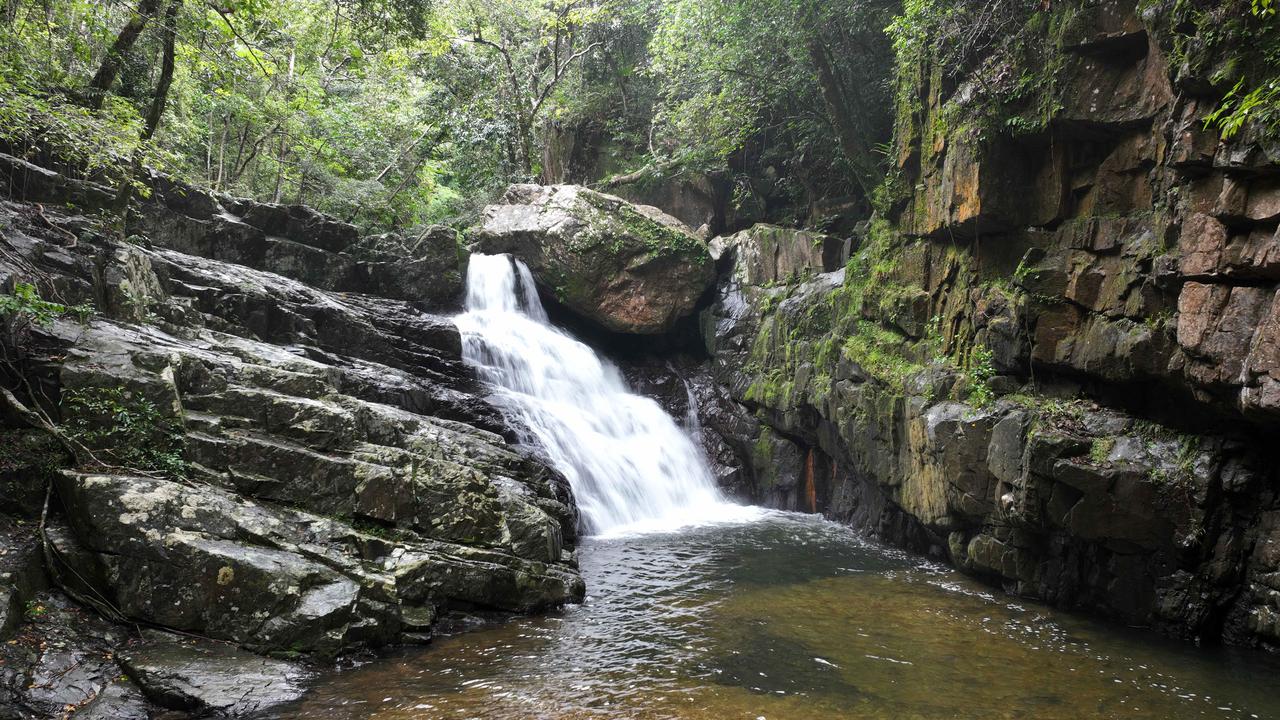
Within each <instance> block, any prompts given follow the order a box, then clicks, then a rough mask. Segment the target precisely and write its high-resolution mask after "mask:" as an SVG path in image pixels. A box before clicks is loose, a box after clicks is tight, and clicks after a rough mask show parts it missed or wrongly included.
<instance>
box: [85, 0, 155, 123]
mask: <svg viewBox="0 0 1280 720" xmlns="http://www.w3.org/2000/svg"><path fill="white" fill-rule="evenodd" d="M159 9H160V0H139V2H138V9H137V10H135V11H134V12H133V13H132V14H131V15H130V16H129V21H128V22H126V23H125V24H124V27H123V28H120V34H118V35H116V41H115V42H114V43H112V44H111V48H110V49H109V50H107V54H106V56H105V57H103V58H102V66H101V67H99V68H98V72H97V73H95V74H94V76H93V79H92V80H90V81H89V88H88V95H87V101H88V106H89V108H90V109H92V110H99V109H101V108H102V102H103V100H105V99H106V97H107V91H109V90H110V89H111V86H112V85H114V84H115V82H116V76H117V75H119V74H120V65H121V64H122V63H123V62H124V56H125V55H128V54H129V51H130V50H132V49H133V44H134V43H136V42H137V41H138V36H139V35H141V34H142V31H143V29H145V28H146V26H147V22H148V21H149V20H150V19H151V16H152V15H155V14H156V10H159Z"/></svg>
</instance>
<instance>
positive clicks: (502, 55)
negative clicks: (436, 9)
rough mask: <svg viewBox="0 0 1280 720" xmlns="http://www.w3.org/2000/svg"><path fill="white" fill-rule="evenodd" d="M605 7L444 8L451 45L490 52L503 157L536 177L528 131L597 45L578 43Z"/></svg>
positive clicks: (525, 0)
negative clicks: (503, 124)
mask: <svg viewBox="0 0 1280 720" xmlns="http://www.w3.org/2000/svg"><path fill="white" fill-rule="evenodd" d="M606 8H607V6H606V5H605V4H603V3H598V2H593V1H592V0H548V1H547V2H538V1H537V0H489V1H487V2H479V1H478V0H461V1H460V2H457V3H455V4H453V5H452V6H451V7H449V11H450V19H451V21H452V26H453V28H454V31H455V33H456V38H457V41H459V42H463V43H470V44H473V45H476V46H479V47H482V48H486V49H488V50H490V51H492V53H493V55H494V56H496V59H497V62H496V63H495V65H494V70H495V72H496V73H497V75H498V76H499V77H500V82H499V84H498V86H497V87H496V88H495V92H496V96H497V98H498V104H499V105H500V107H501V108H502V111H503V113H504V114H505V115H506V117H507V121H508V122H509V123H510V125H511V127H512V128H513V129H514V138H513V142H512V143H511V144H509V145H508V147H507V148H506V150H507V153H508V156H509V158H510V160H511V161H513V163H515V164H516V165H517V166H518V167H519V168H520V170H521V171H522V172H523V174H525V175H528V176H532V175H534V174H536V167H535V166H536V159H537V154H536V153H535V150H534V144H535V140H534V129H535V127H536V126H537V124H538V122H539V120H540V119H541V116H542V114H543V112H544V111H545V110H546V108H547V106H548V104H549V102H551V101H552V100H553V98H554V97H555V92H556V90H557V89H558V88H559V87H560V85H561V83H562V82H563V81H564V79H565V78H566V77H567V76H568V75H569V72H570V71H571V69H572V68H573V67H574V65H575V63H577V62H578V61H579V60H581V59H582V58H584V57H586V56H587V55H589V54H590V53H591V52H592V51H594V50H596V49H597V48H599V47H600V45H601V41H598V40H597V41H588V42H585V43H584V42H583V41H582V38H583V37H584V36H585V35H586V34H587V33H588V32H589V30H590V29H591V28H593V27H594V26H596V25H597V24H599V23H601V22H602V20H603V18H604V17H605V12H606Z"/></svg>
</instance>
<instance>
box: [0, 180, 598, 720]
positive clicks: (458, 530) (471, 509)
mask: <svg viewBox="0 0 1280 720" xmlns="http://www.w3.org/2000/svg"><path fill="white" fill-rule="evenodd" d="M29 172H34V170H32V169H31V167H30V166H26V165H24V164H22V163H20V162H18V161H11V163H10V172H8V173H6V174H5V177H6V178H8V179H9V180H10V182H12V187H11V188H10V190H11V192H13V193H14V194H15V195H17V196H20V197H24V198H25V200H26V201H27V202H5V203H3V204H0V288H3V289H4V290H5V291H6V292H10V291H12V290H13V289H14V288H15V287H16V284H17V283H31V284H33V285H34V286H35V287H36V288H37V289H38V290H39V292H40V294H41V295H42V296H43V298H40V299H36V300H34V301H33V302H38V303H45V305H41V306H40V307H45V308H48V311H47V314H46V316H34V315H26V314H23V313H22V312H21V311H19V312H18V313H17V314H13V315H11V316H8V318H7V319H8V320H9V321H10V322H9V323H8V324H7V325H6V327H5V332H6V336H5V342H4V344H3V350H4V353H5V356H4V359H5V361H6V362H5V369H4V370H3V373H4V374H5V375H4V380H5V384H6V385H7V386H8V387H11V388H14V390H15V395H16V396H17V397H18V398H19V399H20V402H23V403H24V404H26V405H27V406H29V408H37V409H39V411H40V412H42V413H44V414H45V415H46V416H47V417H49V418H50V419H51V420H52V421H53V422H55V423H57V426H58V427H59V428H60V429H61V430H60V432H61V433H62V435H63V436H64V437H67V438H70V440H71V441H72V442H74V443H75V444H76V445H77V446H80V447H82V448H83V451H82V452H79V453H77V456H76V457H75V458H74V459H73V458H72V457H71V456H70V455H68V454H67V453H66V452H65V451H64V450H63V449H62V446H60V445H59V443H58V442H56V441H52V439H51V438H50V437H49V436H48V435H47V434H43V433H42V432H41V431H39V430H38V429H37V430H31V429H21V428H19V427H18V426H19V425H21V424H22V423H20V422H19V419H20V418H19V417H18V416H17V415H14V414H12V413H11V412H6V414H4V415H2V416H0V420H3V423H4V426H3V427H0V431H2V432H3V433H4V440H5V443H4V450H3V451H0V483H3V484H4V487H6V488H10V489H12V490H13V491H14V492H13V493H12V494H9V493H6V497H5V503H4V504H5V508H4V510H5V512H11V513H17V514H19V515H26V516H27V517H33V518H34V517H42V516H45V515H47V522H46V524H45V527H44V529H43V531H42V532H41V533H40V535H42V536H43V540H44V541H43V542H40V541H39V540H38V539H33V538H31V536H30V535H29V534H28V535H27V536H26V537H27V539H26V540H22V541H19V539H18V536H16V535H15V537H14V539H13V541H12V542H11V543H6V548H8V547H9V546H11V547H12V548H19V547H34V548H41V546H43V551H42V552H41V553H40V554H38V555H36V556H35V557H36V558H37V562H36V563H35V564H36V566H37V567H38V568H40V572H39V573H37V575H38V577H37V578H36V580H34V581H33V580H30V579H28V578H26V577H25V576H22V577H18V576H17V575H15V574H6V575H5V577H4V578H0V579H4V580H5V581H6V582H7V584H6V585H4V586H0V591H3V592H4V594H3V596H2V597H0V600H3V601H4V607H3V608H0V611H3V615H0V629H2V630H4V631H5V632H6V633H9V632H12V631H13V628H14V625H15V623H14V622H13V618H14V614H15V612H18V611H19V610H20V608H21V607H22V606H23V604H24V603H25V602H27V601H29V600H30V599H31V598H34V597H36V595H35V593H37V592H39V588H40V587H41V585H42V583H43V568H44V567H45V566H46V565H47V569H48V571H49V574H50V575H51V578H52V581H53V583H54V584H55V585H56V586H57V587H58V588H60V589H61V590H62V591H64V592H66V593H67V594H69V595H71V596H72V597H74V598H76V599H77V600H79V601H81V602H84V603H86V604H88V605H91V606H93V607H94V608H95V609H97V610H98V611H99V612H101V613H102V614H103V615H105V616H106V617H108V618H112V619H116V620H125V621H129V622H134V623H142V624H145V625H147V626H150V627H155V628H161V629H166V630H177V631H182V632H186V633H191V634H193V635H198V636H201V637H206V638H211V639H215V640H222V641H228V642H229V643H231V644H232V645H233V646H238V647H240V648H243V649H244V650H248V651H251V652H255V653H260V654H269V655H274V656H281V657H294V658H308V657H331V656H334V655H336V654H340V653H345V652H349V651H352V650H357V649H361V648H374V647H378V646H383V645H387V644H393V643H400V642H410V641H422V640H424V639H426V638H428V637H429V636H430V632H431V628H432V625H433V623H434V620H435V618H437V617H439V616H440V615H441V614H442V613H444V612H446V611H448V610H449V609H451V608H481V609H491V610H499V611H510V612H530V611H537V610H541V609H544V608H548V607H552V606H555V605H558V604H561V603H564V602H570V601H577V600H579V599H580V598H581V597H582V594H583V590H584V588H583V583H582V580H581V578H580V577H579V575H578V572H577V569H576V559H575V557H574V554H573V546H574V542H575V539H576V529H577V516H576V510H575V508H574V503H573V499H572V496H571V493H570V490H569V488H568V484H567V482H566V481H565V479H564V478H563V477H562V476H561V475H559V474H558V473H557V472H556V471H554V470H553V469H551V468H550V467H548V466H547V465H545V464H544V463H543V462H542V461H540V460H538V459H536V458H535V457H533V456H532V455H530V454H529V453H528V452H527V451H525V450H523V449H521V448H519V447H517V446H515V445H513V444H511V443H509V442H508V441H507V439H506V438H508V437H510V438H515V437H517V436H519V435H520V433H519V431H518V429H517V428H514V427H511V426H510V425H509V424H508V421H507V420H506V419H504V418H503V416H502V415H501V414H500V413H499V412H497V410H495V409H494V408H493V407H492V406H490V405H489V404H488V403H487V401H486V400H485V399H484V396H485V394H486V391H485V389H484V388H483V387H481V386H480V385H479V383H478V382H477V381H476V380H475V379H474V376H473V375H472V373H471V371H470V370H469V368H467V367H466V366H465V365H464V363H463V361H462V359H461V338H460V336H459V334H458V331H457V328H456V327H455V326H454V325H453V323H452V322H451V321H450V320H449V319H448V318H447V317H443V316H440V315H435V314H432V313H430V312H428V311H427V310H428V309H431V308H446V307H450V304H451V303H453V302H454V301H455V300H456V298H458V297H459V295H460V273H459V271H458V262H459V260H458V256H457V249H456V248H457V246H456V242H455V239H454V237H453V234H452V233H451V232H448V233H446V232H443V231H438V230H437V231H432V232H429V233H428V234H427V236H425V237H424V238H421V239H419V240H417V241H413V240H405V239H403V238H387V237H378V238H367V239H359V238H356V237H355V236H354V230H352V229H351V228H350V227H349V226H346V225H344V224H342V223H338V222H336V221H334V220H331V219H329V218H325V217H323V216H319V215H317V214H315V213H313V212H311V211H308V210H305V209H300V208H284V207H276V206H269V205H259V204H255V203H249V202H247V201H237V200H231V199H227V198H219V197H215V196H211V195H208V194H202V193H200V192H198V191H196V190H194V189H191V188H181V187H179V186H177V185H176V184H172V183H169V184H164V183H161V182H159V181H156V192H155V193H154V194H153V195H152V197H151V199H149V200H148V201H146V202H144V203H143V204H142V206H141V207H140V208H139V209H138V210H137V211H136V213H135V214H134V217H133V220H132V221H131V223H130V226H129V227H128V228H127V234H128V235H129V237H130V240H129V241H128V242H121V241H117V240H114V239H112V238H111V237H109V236H108V235H106V234H104V233H103V232H102V230H101V229H100V228H99V226H98V224H97V221H95V220H94V219H92V218H90V217H86V216H81V215H77V214H75V213H74V212H68V211H66V210H62V209H55V205H54V203H55V202H59V198H63V197H66V195H65V194H66V193H67V192H68V188H71V187H72V186H73V185H75V183H73V181H70V180H66V179H62V178H58V177H51V175H50V173H49V172H48V171H43V170H42V171H40V172H39V175H38V177H39V178H40V179H41V180H42V181H43V184H41V183H34V182H24V181H21V177H22V176H23V175H24V174H26V173H29ZM15 178H17V179H15ZM80 187H81V192H82V193H83V192H93V191H94V190H93V188H92V187H91V186H89V185H87V184H84V183H83V182H82V183H81V184H80ZM85 187H88V188H89V190H84V188H85ZM35 201H40V202H47V203H49V204H48V205H46V206H44V207H41V206H40V205H35V204H32V203H33V202H35ZM60 204H61V203H60ZM356 291H359V292H361V293H364V294H357V292H356ZM54 301H56V303H57V304H56V305H52V304H49V303H51V302H54ZM80 305H85V306H90V307H91V309H89V310H86V311H85V312H84V313H81V316H79V317H77V316H75V314H74V313H70V312H65V311H63V310H62V308H63V307H64V306H80ZM8 410H10V411H11V410H13V408H8ZM46 488H51V490H50V491H49V492H50V493H51V494H50V495H49V496H46V492H47V491H46ZM46 497H51V501H46V500H45V498H46ZM42 507H47V508H48V509H47V510H42ZM23 543H25V545H24V544H23ZM6 557H8V556H7V555H6ZM14 557H15V558H16V557H17V556H16V555H15V556H14ZM24 557H31V554H30V553H29V552H28V553H27V554H26V555H24ZM44 561H47V562H44ZM51 602H54V601H53V600H51ZM95 627H96V626H95ZM51 632H53V631H52V630H51ZM58 632H61V631H58ZM94 632H95V633H97V635H96V636H100V637H101V641H100V643H99V644H100V645H101V646H102V647H103V648H105V649H106V650H114V651H122V650H123V649H124V648H123V643H124V639H123V638H122V637H120V636H117V635H115V634H113V632H114V631H110V630H102V631H96V630H95V631H94ZM31 642H43V641H40V640H39V639H38V637H37V635H32V636H31ZM174 642H176V641H175V640H173V639H172V638H167V639H166V638H164V637H161V638H159V639H157V638H152V639H151V640H149V641H148V644H147V646H146V647H141V646H140V647H137V648H131V649H130V651H129V652H128V653H125V652H120V654H119V657H120V658H121V659H122V663H123V666H124V670H125V672H126V673H127V674H128V675H129V676H130V677H132V678H134V680H135V681H137V683H138V684H139V685H140V686H141V688H142V690H143V691H145V696H146V697H147V698H149V699H150V701H151V702H156V703H160V704H162V705H165V706H168V707H173V708H175V709H182V710H186V711H191V712H216V713H221V714H233V715H234V714H243V713H247V712H249V711H250V710H253V709H255V708H258V707H261V706H265V704H268V703H269V702H275V701H276V699H278V698H283V697H286V696H288V692H285V691H284V690H285V689H282V688H275V687H273V686H272V687H268V685H270V683H267V684H266V685H264V686H263V688H261V693H259V695H261V697H259V695H253V693H250V694H249V695H245V696H244V703H248V704H244V703H241V704H239V705H238V704H236V703H237V702H239V701H237V700H236V699H235V698H234V697H232V695H234V693H231V692H230V691H229V690H228V692H221V693H220V692H219V691H217V687H218V685H217V682H214V680H213V679H211V678H212V677H213V675H216V674H218V673H223V675H226V677H225V678H224V680H222V681H220V682H223V683H224V685H225V686H226V687H227V688H231V687H232V686H234V685H235V684H236V682H238V681H237V679H236V678H234V677H233V675H234V671H233V667H248V664H252V663H253V662H259V663H260V662H263V661H260V660H252V659H249V660H246V659H245V658H246V656H245V655H244V654H243V652H242V651H233V650H222V649H217V648H215V649H213V650H207V651H204V650H201V651H199V652H198V653H197V655H200V657H193V658H188V660H184V661H183V664H184V666H185V667H187V670H183V671H181V672H179V670H181V669H180V668H178V669H175V668H174V667H173V663H171V662H169V660H172V659H173V657H176V655H175V653H176V654H182V653H187V654H190V653H191V652H194V651H192V650H191V649H190V648H179V649H176V650H175V649H174V647H176V646H174V645H173V643H174ZM156 648H161V649H156ZM228 653H230V654H228ZM23 658H25V659H23ZM67 662H70V663H73V664H74V662H78V661H74V660H69V661H67ZM60 663H61V664H60ZM246 663H248V664H246ZM62 664H66V663H63V662H62V661H61V660H57V659H56V658H49V657H47V656H46V655H44V654H41V652H38V651H36V652H33V654H31V655H29V656H22V657H15V658H14V660H13V662H6V664H5V670H4V672H6V673H9V674H10V675H9V676H8V679H6V680H5V682H6V683H7V685H6V687H8V688H10V690H9V691H6V692H11V694H10V695H9V696H8V697H7V699H6V700H4V701H3V702H5V703H7V704H8V705H7V706H12V707H28V708H30V707H36V706H38V705H39V706H41V707H43V705H40V704H41V703H46V704H47V702H53V701H54V700H59V701H61V700H63V699H64V698H63V697H62V696H61V695H59V696H58V697H57V698H54V700H48V701H47V702H46V699H44V698H43V697H42V696H38V694H32V693H31V692H28V691H25V690H24V688H25V687H27V686H26V685H24V684H23V683H28V684H29V681H30V680H31V678H32V677H35V676H34V675H32V673H35V674H37V675H38V674H40V673H46V672H47V673H57V672H60V670H59V669H58V668H59V667H61V665H62ZM107 664H108V665H111V666H112V667H113V668H114V666H115V663H114V662H111V661H109V660H108V661H107ZM205 665H208V666H209V667H207V668H205V667H204V666H205ZM46 666H47V668H48V669H44V668H46ZM94 667H95V668H96V666H94ZM24 668H25V669H24ZM202 668H203V669H202ZM86 672H89V670H86ZM92 672H93V673H99V672H100V673H102V674H104V675H105V677H107V678H113V677H115V676H118V675H119V670H118V669H116V670H107V669H105V668H100V669H93V670H92ZM182 672H194V673H195V675H194V676H190V677H187V676H183V675H182ZM258 674H259V675H262V676H263V677H264V683H265V682H266V680H265V677H266V676H267V675H272V674H274V670H271V671H268V670H262V671H261V672H259V673H258ZM97 677H99V675H93V676H92V678H89V679H86V680H85V681H84V682H82V683H80V684H79V685H77V686H76V688H72V689H66V688H64V690H65V693H64V694H66V695H67V697H66V698H65V700H66V702H65V703H63V704H65V705H74V706H76V707H83V708H89V707H90V706H93V705H95V704H97V703H106V702H107V695H106V693H108V692H112V693H114V692H116V690H113V689H111V688H115V687H116V686H117V685H118V683H114V682H101V683H100V682H98V681H97V680H96V679H93V678H97ZM124 686H125V687H126V688H127V692H126V693H125V694H126V695H127V696H128V697H127V698H126V699H127V701H128V702H127V703H126V704H128V705H129V707H131V708H135V709H136V708H142V709H141V710H140V711H139V712H144V714H143V715H139V717H143V716H145V711H146V701H144V700H142V699H141V698H142V697H143V696H142V695H141V694H139V692H138V691H137V689H136V688H133V687H132V686H131V685H129V684H128V683H125V684H124ZM59 687H61V686H59ZM241 689H245V688H241ZM80 691H83V692H80ZM59 692H63V691H59ZM77 692H80V696H77V697H76V698H74V699H71V698H70V695H72V694H75V693H77ZM254 692H258V691H257V690H254ZM251 695H252V697H251ZM273 698H275V699H273ZM135 701H136V702H135ZM113 702H114V701H113ZM122 702H124V701H122ZM139 703H141V704H139ZM104 707H105V705H104ZM112 707H115V706H114V705H113V706H112ZM39 712H40V711H37V710H32V711H31V713H32V714H33V715H37V716H39ZM85 712H87V710H86V711H85ZM111 712H115V711H114V710H113V711H111ZM119 712H120V713H124V714H120V715H118V716H119V717H128V716H129V715H128V714H127V713H126V712H125V710H120V711H119ZM128 712H133V710H129V711H128ZM108 716H110V717H115V716H117V715H111V714H110V713H108V715H103V717H108ZM77 717H79V715H78V716H77Z"/></svg>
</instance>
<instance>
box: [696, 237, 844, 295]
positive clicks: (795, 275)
mask: <svg viewBox="0 0 1280 720" xmlns="http://www.w3.org/2000/svg"><path fill="white" fill-rule="evenodd" d="M729 253H733V254H734V255H735V256H736V261H735V262H734V265H733V267H734V269H735V272H736V273H737V276H736V278H737V280H738V282H740V283H743V284H746V285H769V284H774V283H786V282H792V281H795V280H800V279H803V278H804V277H806V276H807V275H810V274H817V273H824V272H830V271H832V270H837V269H839V268H841V267H843V266H844V263H845V261H846V260H847V259H848V258H849V247H848V241H847V240H840V239H837V238H833V237H830V236H828V235H824V234H822V233H815V232H808V231H805V230H794V229H790V228H782V227H778V226H776V225H765V224H763V223H761V224H757V225H753V226H752V227H751V228H750V229H748V230H743V231H741V232H739V233H736V234H734V235H730V236H728V237H723V238H716V239H715V240H713V241H712V243H711V254H712V256H713V257H714V258H715V259H716V260H717V261H720V260H721V258H723V257H724V256H725V255H726V254H729Z"/></svg>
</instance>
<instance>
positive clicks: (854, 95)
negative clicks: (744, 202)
mask: <svg viewBox="0 0 1280 720" xmlns="http://www.w3.org/2000/svg"><path fill="white" fill-rule="evenodd" d="M894 7H896V6H895V4H894V3H890V2H885V1H883V0H836V1H834V2H814V1H813V0H800V1H796V0H740V1H738V2H710V3H709V2H703V1H702V0H668V1H667V2H663V3H660V4H659V7H658V13H659V15H658V24H657V28H656V29H655V31H654V34H653V41H652V42H651V44H650V53H651V55H652V58H653V60H652V68H651V72H652V74H653V75H654V76H655V77H656V78H657V79H658V81H659V88H660V89H659V96H658V102H657V107H656V109H655V112H654V119H653V142H652V143H651V147H652V149H653V150H654V152H655V153H657V154H658V155H659V156H661V157H665V158H668V159H670V160H673V161H675V162H677V163H679V164H680V165H681V166H683V167H689V168H695V169H701V170H707V169H718V168H722V167H724V166H726V165H732V164H736V165H737V166H738V167H746V168H750V169H752V170H754V172H753V173H752V174H754V175H756V176H762V175H763V174H764V173H763V172H762V171H763V169H764V168H766V167H769V168H773V169H774V172H775V174H776V177H775V179H774V187H772V188H770V189H769V193H768V194H770V195H774V196H778V195H788V194H791V195H797V196H798V194H799V193H800V192H802V190H803V188H804V187H806V186H814V185H819V184H821V185H825V186H828V189H829V190H830V191H832V194H839V193H840V192H842V191H843V192H845V193H849V192H857V193H863V194H869V192H868V191H866V190H863V189H861V188H868V189H869V188H870V187H873V186H874V184H875V182H876V181H878V179H879V174H880V172H879V170H878V169H877V168H878V165H879V160H880V158H878V157H877V156H876V155H875V153H874V148H875V146H876V145H877V144H878V143H880V142H882V141H883V140H885V139H887V137H888V135H889V129H890V118H889V115H888V113H887V112H886V110H885V108H886V107H887V100H888V98H887V93H886V88H885V85H884V82H883V79H884V78H886V77H888V75H889V72H890V70H889V64H890V62H891V57H890V54H889V47H888V39H887V37H886V36H885V35H884V32H883V30H882V28H883V27H884V25H885V24H886V23H887V22H888V19H889V17H890V15H891V13H892V11H893V8H894ZM865 199H866V200H868V201H869V198H865Z"/></svg>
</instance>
